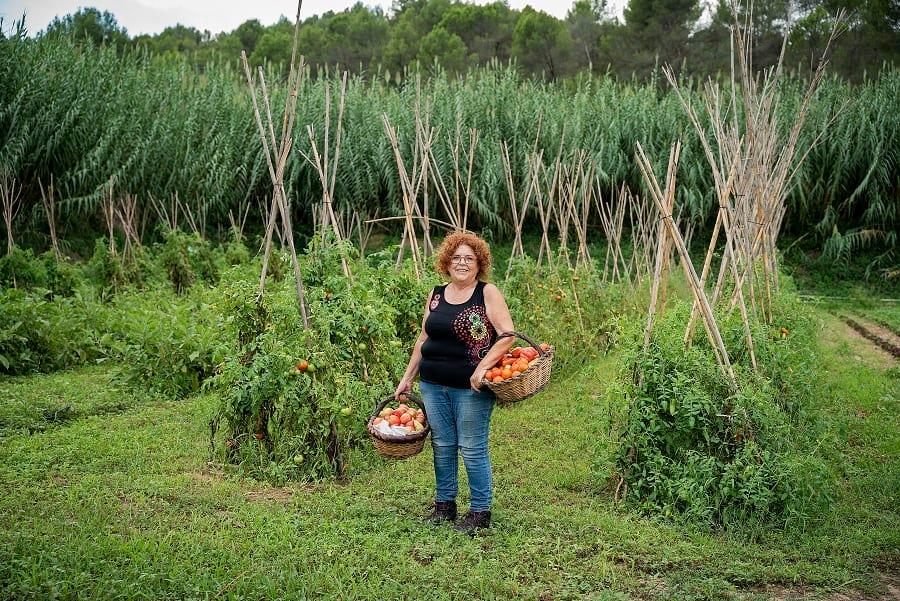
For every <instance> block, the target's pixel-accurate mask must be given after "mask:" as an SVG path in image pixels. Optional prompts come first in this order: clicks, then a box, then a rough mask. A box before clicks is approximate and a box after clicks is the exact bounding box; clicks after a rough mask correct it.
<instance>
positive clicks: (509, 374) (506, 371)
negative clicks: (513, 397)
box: [500, 368, 512, 380]
mask: <svg viewBox="0 0 900 601" xmlns="http://www.w3.org/2000/svg"><path fill="white" fill-rule="evenodd" d="M500 377H501V378H503V379H504V380H509V379H510V378H511V377H512V371H511V370H509V369H508V368H503V372H502V373H501V374H500Z"/></svg>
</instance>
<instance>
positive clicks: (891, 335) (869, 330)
mask: <svg viewBox="0 0 900 601" xmlns="http://www.w3.org/2000/svg"><path fill="white" fill-rule="evenodd" d="M844 322H845V323H846V324H847V325H848V326H850V327H851V328H853V329H854V330H856V331H857V332H859V333H860V334H861V335H862V336H863V337H864V338H866V339H867V340H869V341H871V342H872V343H873V344H876V345H877V346H878V347H879V348H881V349H883V350H884V351H885V352H887V353H890V354H891V355H892V356H893V357H894V359H896V360H898V361H900V336H898V335H897V334H896V333H895V332H894V331H893V330H891V329H889V328H886V327H884V326H883V325H882V324H879V323H877V322H874V321H871V320H868V319H865V318H864V317H860V316H858V315H852V316H845V317H844Z"/></svg>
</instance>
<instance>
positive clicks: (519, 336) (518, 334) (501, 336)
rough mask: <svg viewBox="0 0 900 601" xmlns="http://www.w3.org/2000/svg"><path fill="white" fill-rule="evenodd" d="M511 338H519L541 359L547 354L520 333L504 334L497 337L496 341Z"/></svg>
mask: <svg viewBox="0 0 900 601" xmlns="http://www.w3.org/2000/svg"><path fill="white" fill-rule="evenodd" d="M513 336H515V337H518V338H521V339H522V340H524V341H525V342H527V343H528V344H530V345H531V346H533V347H534V350H536V351H537V352H538V354H539V355H540V356H541V357H543V356H544V355H546V354H547V351H545V350H544V349H542V348H541V347H540V346H538V345H537V344H536V343H535V341H534V340H532V339H531V338H529V337H528V336H526V335H525V334H523V333H522V332H504V333H502V334H498V335H497V340H500V339H501V338H512V337H513Z"/></svg>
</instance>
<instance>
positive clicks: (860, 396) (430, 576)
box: [0, 313, 900, 599]
mask: <svg viewBox="0 0 900 601" xmlns="http://www.w3.org/2000/svg"><path fill="white" fill-rule="evenodd" d="M822 317H823V326H822V327H823V332H822V337H823V339H824V340H827V341H830V342H829V344H826V345H824V346H823V348H822V351H821V357H822V365H823V373H822V377H821V382H820V390H819V394H820V397H821V406H820V411H819V413H820V416H821V418H822V421H823V425H824V428H825V431H826V432H827V436H828V438H827V444H825V443H823V445H822V447H821V449H820V452H822V453H825V454H826V457H827V458H828V459H829V463H830V465H831V466H832V469H834V471H835V473H836V474H837V475H838V477H839V481H840V487H839V491H838V495H837V498H836V500H835V503H834V505H833V506H832V510H831V512H830V513H829V514H828V515H825V516H822V517H821V520H820V521H819V522H817V523H815V524H810V525H808V526H807V528H806V529H805V530H804V531H799V530H793V531H788V532H782V531H779V530H777V529H762V530H756V531H753V532H752V533H751V532H750V531H749V530H748V531H739V532H724V533H723V532H703V531H698V530H695V529H692V528H689V527H686V526H679V525H677V524H671V523H665V522H661V521H657V520H652V519H647V518H644V517H641V516H638V515H636V514H634V513H633V512H630V511H629V510H628V509H627V508H621V507H617V506H615V504H614V502H613V499H612V493H611V492H610V490H609V489H608V488H605V487H604V484H605V482H604V479H603V478H602V474H598V473H597V470H598V467H597V466H599V465H603V463H604V462H603V443H604V441H606V440H607V437H608V432H607V427H606V424H607V423H608V418H607V415H608V412H609V408H608V407H606V406H605V404H604V403H605V401H604V400H603V396H602V395H601V394H600V393H601V392H602V391H603V390H604V388H605V387H606V385H607V384H608V383H609V382H610V381H611V379H612V378H614V377H615V370H616V367H617V364H616V363H617V357H616V356H615V354H613V355H612V356H609V357H601V358H599V359H596V360H594V359H590V358H588V359H587V363H586V364H585V366H584V368H583V369H581V370H579V371H578V372H577V373H575V374H574V375H572V376H571V377H569V378H566V379H556V380H554V382H553V383H551V385H550V386H549V387H548V389H547V391H546V392H544V393H543V394H541V395H540V396H538V397H536V398H534V399H531V400H529V401H526V402H524V403H521V404H520V405H518V406H513V407H508V408H498V409H497V410H496V411H495V413H494V420H493V426H492V434H491V453H492V461H493V464H494V477H495V511H494V522H495V526H494V527H493V528H492V529H491V530H490V531H488V532H486V533H483V534H481V535H479V536H477V537H475V538H474V539H470V538H469V537H466V536H464V535H458V534H456V533H454V532H453V531H452V530H450V529H449V528H446V527H440V528H432V527H427V526H424V525H423V524H422V521H421V517H422V516H423V515H424V514H425V513H426V511H427V504H428V503H429V501H430V499H431V495H432V487H433V473H432V470H431V452H430V447H429V445H426V450H425V451H424V452H423V453H421V454H420V455H418V456H416V457H414V458H412V459H409V460H406V461H401V462H387V461H384V460H381V459H380V458H378V457H377V456H375V455H374V453H373V452H372V451H371V450H370V449H368V448H366V449H360V450H359V452H358V453H356V454H355V455H354V456H353V458H352V462H351V466H350V474H349V476H350V477H349V482H348V483H347V484H336V483H331V482H324V483H316V484H306V485H301V484H297V485H294V486H292V487H289V488H287V489H276V488H272V487H269V486H267V485H264V484H261V483H259V482H256V481H252V480H247V479H243V478H241V477H240V476H237V475H222V474H220V473H219V472H218V471H217V470H216V469H214V468H211V467H210V466H208V465H207V463H206V459H207V456H208V426H207V424H206V422H207V419H208V416H209V415H210V413H211V412H212V410H213V407H214V404H215V398H213V397H212V396H210V395H201V396H195V397H192V398H189V399H187V400H184V401H178V402H167V401H159V400H157V399H153V398H134V399H132V400H130V401H129V403H128V404H127V409H124V410H122V407H121V406H119V407H118V409H119V410H118V412H115V413H110V411H112V410H113V408H116V407H117V406H116V405H115V404H114V401H115V399H120V400H121V399H122V398H123V397H122V396H121V393H120V392H118V391H114V390H113V389H111V388H110V385H109V384H108V373H109V369H110V368H108V367H92V368H85V369H80V370H77V371H73V372H63V373H59V374H54V375H52V376H46V375H38V376H34V377H28V378H17V379H12V380H5V381H3V382H0V415H2V420H3V422H2V424H4V426H3V427H4V428H5V429H6V430H5V432H6V437H5V438H3V439H0V487H2V490H3V491H4V494H3V495H0V598H15V599H30V598H35V599H46V598H63V599H66V598H78V599H109V598H129V599H131V598H134V599H145V598H146V599H191V598H234V599H244V598H276V597H277V598H286V599H303V598H347V599H350V598H373V599H419V598H429V599H460V598H478V599H511V598H523V599H535V598H553V599H631V598H650V599H670V598H677V599H721V598H739V599H765V598H769V595H768V594H767V593H766V592H765V591H766V587H767V586H772V585H783V586H786V587H788V588H792V587H800V586H802V587H804V588H805V590H807V591H812V592H816V593H822V594H826V593H827V592H828V591H833V590H844V589H856V588H861V589H863V590H869V591H871V590H872V587H873V586H874V585H873V584H871V583H872V578H871V576H872V575H873V574H874V573H876V572H878V571H883V570H885V569H887V567H888V566H890V565H896V564H897V562H898V561H900V552H898V549H900V512H898V506H900V461H898V457H900V434H898V433H900V417H898V416H900V407H898V398H900V371H898V369H897V368H893V369H889V370H883V369H879V368H876V367H870V366H869V364H868V363H867V362H866V360H865V359H866V356H865V355H860V357H861V359H860V360H855V359H854V360H847V357H848V356H854V355H859V353H860V352H861V351H860V350H859V349H856V348H852V347H851V346H850V345H852V344H859V343H858V342H855V341H853V342H846V341H840V340H838V341H835V340H834V336H833V335H832V334H831V332H832V331H833V330H831V329H829V328H833V327H835V322H834V318H833V317H831V316H829V315H827V314H824V313H823V314H822ZM54 403H56V405H54ZM59 404H71V405H72V406H73V407H74V408H76V411H77V415H76V416H75V417H74V418H73V419H71V420H69V421H67V422H65V423H62V424H58V425H53V426H50V427H47V428H46V429H45V431H42V432H41V431H38V432H35V433H31V434H29V433H28V427H29V424H34V423H40V420H41V419H43V418H42V417H41V416H42V415H43V410H44V409H43V408H44V407H50V406H58V405H59ZM44 421H46V420H44ZM22 426H24V427H25V428H24V429H20V428H21V427H22ZM460 488H461V491H466V489H467V485H466V483H465V479H464V470H461V481H460ZM461 501H462V502H463V505H465V502H466V501H467V492H464V493H463V494H462V498H461ZM867 587H868V588H867Z"/></svg>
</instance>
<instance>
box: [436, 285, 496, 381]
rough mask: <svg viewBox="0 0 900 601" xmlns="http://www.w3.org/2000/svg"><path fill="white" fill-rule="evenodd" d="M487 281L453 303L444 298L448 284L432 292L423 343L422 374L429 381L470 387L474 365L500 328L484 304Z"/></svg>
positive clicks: (489, 345) (494, 338)
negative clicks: (497, 328) (464, 299)
mask: <svg viewBox="0 0 900 601" xmlns="http://www.w3.org/2000/svg"><path fill="white" fill-rule="evenodd" d="M484 286H485V284H484V282H478V283H477V284H476V285H475V290H474V291H473V292H472V296H471V298H469V300H467V301H466V302H464V303H460V304H458V305H453V304H450V303H448V302H447V301H446V300H445V299H444V291H445V289H446V287H447V286H446V285H444V286H437V287H435V289H434V290H432V292H431V300H430V301H429V305H428V308H429V309H430V311H431V312H430V313H429V314H428V319H426V320H425V333H426V334H428V340H426V341H425V344H423V345H422V362H421V363H420V364H419V376H420V377H421V378H422V379H423V380H425V381H426V382H431V383H432V384H440V385H442V386H452V387H454V388H469V387H470V383H469V378H471V377H472V373H473V372H474V371H475V366H476V365H478V362H479V361H481V359H482V357H484V355H485V354H486V353H487V352H488V350H489V349H490V348H491V347H492V346H493V345H494V342H496V340H497V330H495V329H494V326H493V325H492V324H491V321H490V320H489V319H488V316H487V310H486V309H485V306H484Z"/></svg>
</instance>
